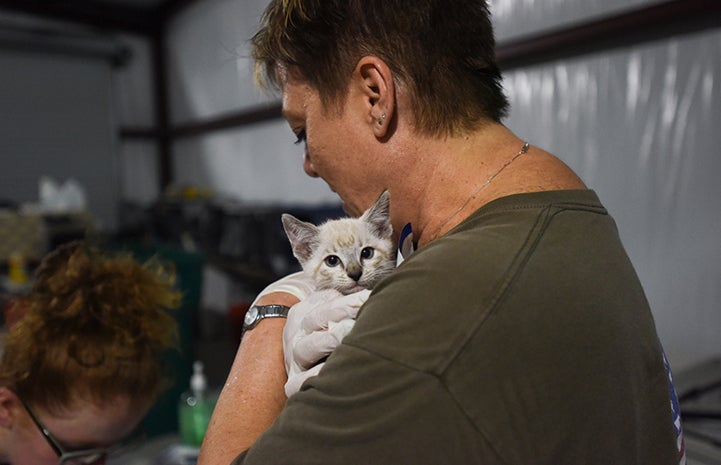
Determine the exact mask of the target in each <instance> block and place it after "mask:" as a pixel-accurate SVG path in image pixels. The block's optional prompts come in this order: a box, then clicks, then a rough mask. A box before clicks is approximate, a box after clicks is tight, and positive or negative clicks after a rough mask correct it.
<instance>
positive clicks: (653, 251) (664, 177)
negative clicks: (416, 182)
mask: <svg viewBox="0 0 721 465" xmlns="http://www.w3.org/2000/svg"><path fill="white" fill-rule="evenodd" d="M265 3H266V1H265V0H252V1H248V0H207V1H203V2H197V3H196V4H194V6H192V7H191V8H189V9H188V10H187V11H185V12H183V13H182V14H181V15H180V16H179V17H178V18H177V19H176V20H175V21H174V22H173V24H172V25H171V27H170V34H169V37H170V43H169V46H170V50H171V51H172V54H171V71H170V76H171V77H172V78H173V88H172V93H171V95H172V107H173V109H172V114H173V116H172V119H173V120H174V121H176V122H185V121H191V120H193V119H194V118H200V117H212V116H218V115H220V114H223V113H225V112H228V111H237V110H241V109H243V108H248V107H251V106H253V105H255V104H257V103H259V102H264V101H268V100H269V97H267V96H264V95H263V94H261V93H260V92H259V91H258V90H257V89H256V88H255V87H254V86H253V83H252V78H251V66H250V62H249V60H248V47H247V41H248V39H249V38H250V37H251V36H252V34H253V33H254V31H255V26H256V24H257V19H258V16H259V14H260V11H261V10H262V8H263V7H264V5H265ZM649 3H656V2H651V1H642V0H634V1H631V2H629V1H627V0H604V1H601V0H583V1H581V0H542V1H533V0H492V9H493V11H494V14H495V20H496V23H497V25H498V36H499V42H503V41H504V40H508V39H512V38H514V37H519V36H524V35H527V34H530V33H532V32H538V31H540V30H544V29H553V28H555V27H557V26H560V25H568V24H571V23H572V22H574V21H578V20H583V19H587V18H589V17H598V16H603V15H605V14H607V13H609V12H617V11H620V10H624V9H627V8H630V7H637V6H641V5H645V4H649ZM720 80H721V31H718V30H713V31H708V32H705V33H702V34H695V35H689V36H683V37H680V38H671V39H668V40H664V41H660V42H654V43H649V44H645V45H641V46H634V47H629V48H628V49H624V50H616V51H613V52H610V53H604V54H598V55H591V56H585V57H580V58H576V59H573V60H566V61H563V62H557V63H556V62H554V63H548V64H545V65H542V66H536V67H532V68H526V69H519V70H514V71H513V72H509V73H508V74H507V76H506V84H505V87H506V90H507V92H508V95H509V97H510V99H511V102H512V105H513V109H512V112H511V115H510V117H509V118H508V120H507V124H508V126H509V127H510V128H511V129H513V130H514V131H515V132H516V133H518V134H519V135H520V136H522V137H524V138H526V139H528V140H529V141H530V142H531V143H532V144H536V145H539V146H541V147H544V148H546V149H549V150H551V151H553V152H554V153H557V154H558V155H559V156H560V157H561V158H562V159H563V160H565V161H566V162H567V163H568V164H569V165H571V167H573V168H574V169H575V170H576V171H577V172H578V173H579V174H580V175H581V176H582V177H583V178H584V180H585V181H586V182H587V184H588V185H589V186H590V187H592V188H593V189H595V190H596V191H597V192H598V194H599V196H600V197H601V199H602V201H604V202H605V204H606V205H607V207H608V208H609V210H610V211H611V213H612V214H613V216H614V217H615V219H616V221H617V223H618V226H619V230H620V232H621V235H622V237H623V240H624V242H625V244H626V246H627V249H628V252H629V254H630V256H631V258H632V260H633V261H634V263H635V264H636V267H637V270H638V272H639V275H640V277H641V280H642V282H643V283H644V285H645V288H646V291H647V294H648V297H649V300H650V302H651V305H652V307H653V312H654V315H655V318H656V322H657V326H658V330H659V335H660V337H661V340H662V342H663V344H664V346H665V348H666V351H667V353H668V356H669V358H670V360H671V363H672V364H673V365H674V368H676V369H678V368H683V367H684V366H686V365H688V364H690V363H692V362H695V361H699V360H702V359H704V358H706V357H708V356H711V355H716V356H718V355H721V311H719V308H718V307H719V306H721V293H720V291H719V290H718V284H719V283H721V260H720V259H721V245H719V244H720V243H721V241H718V239H717V237H721V234H720V233H721V200H720V199H721V187H720V186H721V183H719V182H718V181H716V180H715V175H716V173H719V172H721V157H719V155H720V154H719V149H718V148H717V147H718V144H719V141H720V139H719V135H718V129H719V126H718V121H719V120H721V106H719V105H718V103H717V102H719V101H721V98H720V97H721V95H719V94H720V92H721V91H720V90H719V86H721V82H720ZM292 141H293V136H292V135H291V133H290V131H289V130H288V128H287V127H286V126H285V123H284V122H283V121H281V120H278V121H273V122H268V123H263V124H258V125H253V126H249V127H247V128H244V129H235V130H228V131H222V132H218V133H214V134H212V135H208V136H204V137H198V138H192V139H185V140H182V141H180V142H178V143H177V144H176V145H175V151H176V156H175V160H174V161H175V166H176V172H175V176H176V177H177V179H178V181H180V182H182V183H187V184H197V185H200V186H203V187H210V188H212V189H214V190H216V191H217V192H219V193H222V194H228V195H231V196H234V197H237V198H239V199H241V200H247V201H253V202H266V201H276V202H288V203H294V202H306V203H316V202H328V201H333V200H334V199H335V197H334V196H333V194H332V193H330V191H328V189H327V188H326V187H325V186H324V184H323V183H322V181H320V180H313V179H308V178H306V177H305V175H304V174H303V172H302V170H301V159H300V155H301V149H300V148H299V147H296V146H294V145H293V144H292ZM138 159H140V157H136V161H138Z"/></svg>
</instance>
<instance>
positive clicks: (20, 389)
mask: <svg viewBox="0 0 721 465" xmlns="http://www.w3.org/2000/svg"><path fill="white" fill-rule="evenodd" d="M173 281H174V276H173V274H172V273H169V271H168V270H167V269H165V268H164V267H163V266H162V265H161V264H160V263H157V262H155V261H150V262H148V263H146V264H144V265H141V264H139V263H137V262H136V261H134V260H133V259H132V257H130V256H129V255H124V254H116V255H108V254H103V253H101V252H99V251H97V250H93V249H90V248H88V247H86V246H85V245H84V244H82V243H77V242H76V243H71V244H67V245H64V246H61V247H59V248H58V249H57V250H56V251H54V252H53V253H51V254H49V255H48V256H47V257H45V259H44V260H43V261H42V262H41V264H40V266H39V267H38V269H37V272H36V277H35V283H34V287H33V290H32V292H31V293H30V294H29V295H27V296H23V297H21V298H19V299H18V300H17V301H16V302H15V303H14V304H13V307H12V309H11V311H10V313H11V315H10V318H9V328H8V330H7V334H6V335H5V337H4V340H3V353H2V358H1V359H0V463H10V464H13V465H54V464H57V463H69V464H75V463H77V464H95V463H104V461H105V459H106V457H107V456H108V454H110V453H111V452H113V451H114V450H118V449H119V447H118V445H119V444H121V443H122V441H123V440H124V439H126V438H128V437H129V436H132V433H133V432H134V431H135V430H136V428H137V427H138V425H139V423H140V421H141V420H142V418H143V417H144V415H145V414H146V413H147V411H148V410H149V408H150V407H151V405H152V404H153V402H154V400H155V399H156V396H157V395H158V394H159V393H160V391H161V390H162V389H163V388H164V386H165V382H166V380H165V379H164V377H163V375H162V373H163V367H162V363H161V354H162V353H163V352H164V351H165V350H167V349H169V348H172V347H173V346H174V345H175V342H176V326H175V321H174V319H173V318H172V316H171V315H170V314H168V312H167V310H169V309H173V308H175V307H177V306H178V304H179V302H180V294H179V292H178V291H177V290H175V289H174V288H173Z"/></svg>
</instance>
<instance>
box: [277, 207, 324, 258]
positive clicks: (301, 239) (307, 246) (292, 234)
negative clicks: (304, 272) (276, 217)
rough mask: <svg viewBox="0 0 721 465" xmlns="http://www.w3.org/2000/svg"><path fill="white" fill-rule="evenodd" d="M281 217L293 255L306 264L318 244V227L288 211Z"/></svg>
mask: <svg viewBox="0 0 721 465" xmlns="http://www.w3.org/2000/svg"><path fill="white" fill-rule="evenodd" d="M280 219H281V221H282V222H283V229H285V234H286V236H288V240H289V241H290V246H291V248H292V249H293V255H295V258H297V259H298V261H300V264H301V265H304V264H305V262H306V261H307V260H308V259H309V258H310V257H311V256H312V255H313V250H315V248H316V247H317V246H318V227H317V226H316V225H314V224H311V223H306V222H305V221H301V220H299V219H298V218H296V217H295V216H293V215H290V214H288V213H283V215H281V217H280Z"/></svg>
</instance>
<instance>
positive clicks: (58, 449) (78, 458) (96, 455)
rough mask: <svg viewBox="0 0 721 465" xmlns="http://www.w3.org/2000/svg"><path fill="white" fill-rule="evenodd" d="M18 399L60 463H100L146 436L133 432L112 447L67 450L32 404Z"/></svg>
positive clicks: (64, 464)
mask: <svg viewBox="0 0 721 465" xmlns="http://www.w3.org/2000/svg"><path fill="white" fill-rule="evenodd" d="M18 399H20V402H21V403H22V404H23V407H25V410H27V412H28V415H30V418H31V419H32V420H33V423H35V426H37V427H38V429H39V430H40V432H41V433H42V434H43V437H44V438H45V440H46V441H47V442H48V444H50V447H52V449H53V450H54V451H55V453H56V454H57V455H58V458H59V460H58V465H94V464H99V463H105V459H107V458H108V457H109V456H115V455H117V454H119V453H121V452H124V451H126V450H128V449H129V448H131V447H132V446H134V445H137V444H138V443H139V442H140V441H141V440H142V439H143V437H144V435H143V434H142V433H140V434H133V435H131V439H129V440H127V441H124V442H123V443H121V444H117V445H115V446H113V447H110V448H105V449H104V448H95V449H82V450H75V451H67V450H65V449H63V447H62V446H61V445H60V442H59V441H58V440H57V439H55V437H53V435H52V434H50V431H48V429H47V428H46V427H45V425H43V424H42V422H40V420H39V419H38V417H37V415H35V412H33V410H32V409H31V408H30V406H29V405H28V404H27V403H25V401H24V400H23V399H22V398H21V397H20V396H18Z"/></svg>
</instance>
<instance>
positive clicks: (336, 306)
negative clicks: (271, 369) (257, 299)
mask: <svg viewBox="0 0 721 465" xmlns="http://www.w3.org/2000/svg"><path fill="white" fill-rule="evenodd" d="M370 292H371V291H369V290H363V291H359V292H356V293H354V294H349V295H345V296H344V295H343V294H341V293H340V292H338V291H336V290H332V289H328V290H323V291H315V292H313V293H311V294H309V295H308V296H307V297H306V298H305V299H304V300H302V301H300V302H299V303H297V304H295V305H294V306H293V307H292V308H291V309H290V313H289V314H288V321H287V322H286V324H285V328H284V329H283V354H284V358H285V368H286V371H287V373H288V381H287V382H286V384H285V394H286V396H288V397H290V396H291V395H292V394H295V393H296V392H297V391H298V390H299V389H300V386H301V385H302V384H303V382H304V381H305V380H306V379H308V378H310V377H312V376H315V375H317V374H318V372H319V371H320V369H321V368H322V367H323V365H324V364H325V362H322V363H318V362H319V361H320V360H322V359H323V358H325V357H326V356H328V355H329V354H330V353H331V352H333V350H334V349H335V348H336V347H337V346H338V344H340V342H341V341H342V340H343V338H344V337H345V336H346V334H348V333H349V332H350V330H351V329H352V328H353V325H354V323H355V317H356V315H357V314H358V310H359V309H360V307H361V306H362V305H363V304H364V303H365V301H366V300H367V299H368V296H369V295H370Z"/></svg>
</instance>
